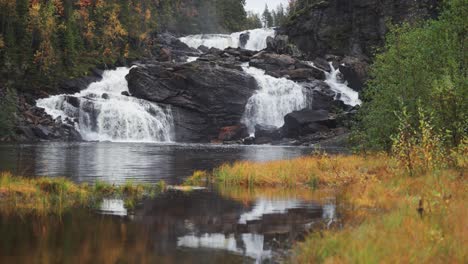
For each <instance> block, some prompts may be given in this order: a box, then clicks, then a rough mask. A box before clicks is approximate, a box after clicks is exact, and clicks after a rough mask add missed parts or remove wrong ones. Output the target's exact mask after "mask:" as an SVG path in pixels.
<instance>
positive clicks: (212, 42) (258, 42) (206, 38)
mask: <svg viewBox="0 0 468 264" xmlns="http://www.w3.org/2000/svg"><path fill="white" fill-rule="evenodd" d="M246 32H250V38H249V40H248V41H247V44H246V45H245V47H243V48H245V49H248V50H263V49H265V48H266V47H267V45H266V39H267V37H274V36H275V30H274V29H271V28H257V29H252V30H248V31H243V32H235V33H232V34H230V35H227V34H203V35H190V36H186V37H182V38H180V40H181V41H182V42H184V43H185V44H187V45H188V46H189V47H192V48H195V49H196V48H198V47H200V46H201V45H203V46H206V47H208V48H217V49H221V50H224V49H225V48H228V47H231V48H238V47H239V46H240V41H239V37H240V35H241V34H242V33H246Z"/></svg>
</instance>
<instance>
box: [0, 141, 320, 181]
mask: <svg viewBox="0 0 468 264" xmlns="http://www.w3.org/2000/svg"><path fill="white" fill-rule="evenodd" d="M311 152H312V149H311V148H304V147H279V146H278V147H277V146H222V145H161V144H147V143H146V144H144V143H95V142H88V143H40V144H30V145H0V171H5V170H9V171H12V172H14V173H15V174H19V175H26V176H32V175H40V176H51V177H56V176H64V177H69V178H71V179H73V180H74V181H77V182H92V181H95V180H102V181H108V182H112V183H121V182H125V181H126V180H133V181H136V182H137V181H138V182H157V181H159V180H165V181H166V182H167V183H169V184H179V183H181V182H182V181H183V180H184V179H185V178H186V177H187V176H189V175H191V174H192V173H193V171H194V170H199V169H203V170H206V169H208V170H211V169H213V168H214V167H216V166H218V165H220V164H222V163H224V162H232V161H236V160H253V161H267V160H277V159H291V158H295V157H298V156H302V155H307V154H310V153H311Z"/></svg>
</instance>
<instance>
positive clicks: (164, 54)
mask: <svg viewBox="0 0 468 264" xmlns="http://www.w3.org/2000/svg"><path fill="white" fill-rule="evenodd" d="M159 60H160V61H172V51H171V50H170V49H169V48H161V49H160V50H159Z"/></svg>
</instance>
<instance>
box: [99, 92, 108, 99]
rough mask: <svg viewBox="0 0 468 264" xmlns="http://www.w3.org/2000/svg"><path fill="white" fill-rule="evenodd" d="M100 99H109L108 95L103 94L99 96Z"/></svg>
mask: <svg viewBox="0 0 468 264" xmlns="http://www.w3.org/2000/svg"><path fill="white" fill-rule="evenodd" d="M101 98H102V99H105V100H108V99H109V98H110V97H109V94H107V93H103V94H102V95H101Z"/></svg>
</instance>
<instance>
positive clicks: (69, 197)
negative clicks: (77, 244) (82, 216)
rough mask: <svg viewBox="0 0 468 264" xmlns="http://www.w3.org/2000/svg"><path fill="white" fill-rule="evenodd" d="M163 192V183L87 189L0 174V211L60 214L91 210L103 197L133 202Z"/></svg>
mask: <svg viewBox="0 0 468 264" xmlns="http://www.w3.org/2000/svg"><path fill="white" fill-rule="evenodd" d="M164 189H165V184H164V183H163V182H161V183H158V184H155V185H151V184H134V183H132V182H127V183H125V184H124V185H111V184H108V183H104V182H99V181H98V182H96V183H94V184H92V185H89V184H76V183H73V182H71V181H70V180H67V179H65V178H47V177H41V178H24V177H18V176H14V175H12V174H11V173H8V172H3V173H0V211H1V212H2V213H3V214H9V213H15V214H18V213H35V214H49V213H58V214H61V213H62V212H63V211H64V210H68V209H71V208H78V207H81V208H84V207H86V208H88V207H94V206H96V205H97V204H99V202H100V201H101V200H102V199H103V198H107V197H117V198H122V199H125V200H126V201H134V200H137V199H142V198H143V197H145V196H155V195H156V194H157V193H159V192H161V191H163V190H164ZM128 204H134V202H129V203H128Z"/></svg>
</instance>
